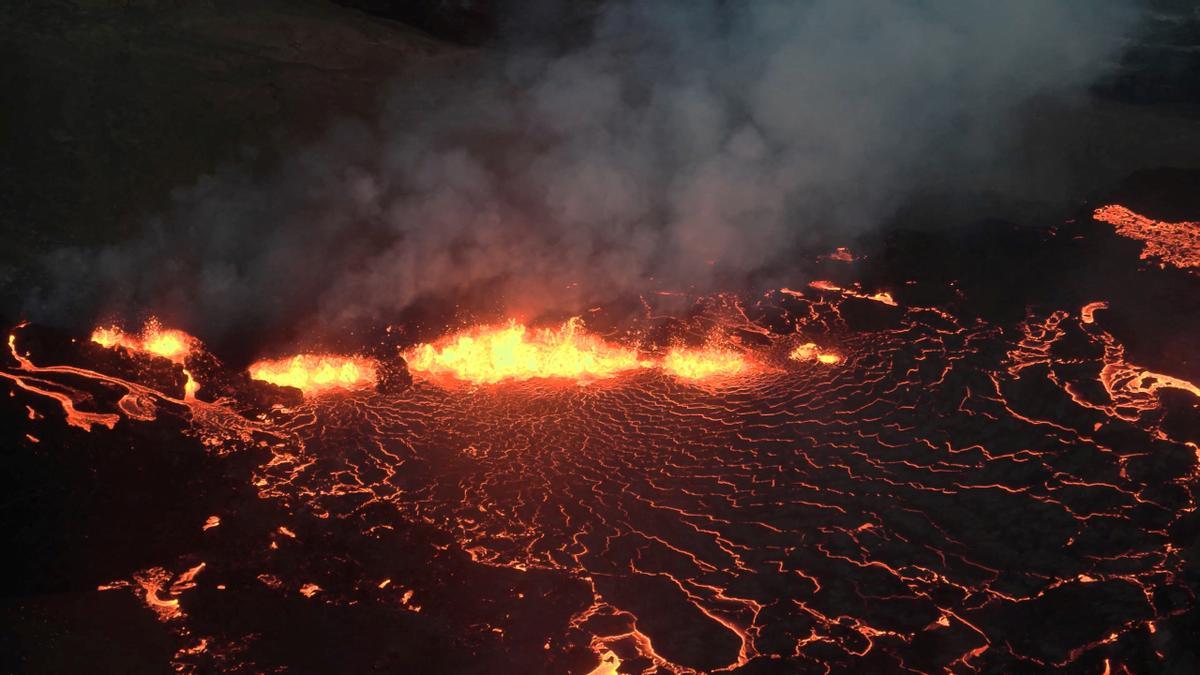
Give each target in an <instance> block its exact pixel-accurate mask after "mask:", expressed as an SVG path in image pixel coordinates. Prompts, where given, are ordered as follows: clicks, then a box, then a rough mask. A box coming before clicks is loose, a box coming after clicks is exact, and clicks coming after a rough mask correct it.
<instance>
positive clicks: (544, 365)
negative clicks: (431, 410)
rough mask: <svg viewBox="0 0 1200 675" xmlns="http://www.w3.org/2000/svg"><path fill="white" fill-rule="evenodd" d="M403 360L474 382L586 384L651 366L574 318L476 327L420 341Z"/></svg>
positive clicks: (417, 367)
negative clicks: (556, 323)
mask: <svg viewBox="0 0 1200 675" xmlns="http://www.w3.org/2000/svg"><path fill="white" fill-rule="evenodd" d="M407 361H408V367H409V368H410V369H411V370H413V371H416V372H419V373H423V374H426V375H429V376H434V377H437V376H448V377H451V378H454V379H457V380H462V381H465V382H470V383H473V384H494V383H497V382H501V381H504V380H516V381H523V380H529V379H533V378H539V379H545V378H565V379H573V380H578V381H581V382H587V381H590V380H597V379H601V378H608V377H612V376H614V375H617V374H619V373H623V372H626V371H630V370H635V369H638V368H644V367H647V366H648V365H650V364H649V363H648V362H647V361H645V360H643V359H642V358H640V356H639V355H638V352H637V350H636V349H633V348H629V347H621V346H618V345H614V344H610V343H608V342H606V341H604V340H602V339H601V338H599V337H597V336H594V335H591V334H589V333H587V332H586V331H585V330H584V329H583V327H582V324H581V322H580V320H579V319H578V318H573V319H571V320H569V321H567V322H566V323H564V324H563V325H562V326H561V327H559V328H557V329H552V328H541V329H530V328H527V327H526V326H524V325H522V324H520V323H517V322H515V321H513V322H510V323H508V324H507V325H502V326H479V327H476V328H472V329H470V330H467V331H465V332H462V333H459V334H456V335H451V336H448V337H446V338H443V339H441V340H439V341H437V342H435V343H432V344H422V345H420V346H418V347H417V348H415V349H414V350H412V351H411V352H409V353H408V354H407Z"/></svg>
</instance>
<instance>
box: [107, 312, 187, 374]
mask: <svg viewBox="0 0 1200 675" xmlns="http://www.w3.org/2000/svg"><path fill="white" fill-rule="evenodd" d="M91 340H92V342H95V343H96V344H98V345H100V346H102V347H109V348H121V349H125V350H128V351H131V352H137V353H142V354H151V355H154V356H160V357H162V358H164V359H168V360H169V361H172V362H174V363H180V364H181V363H183V362H184V361H185V360H186V359H187V357H188V356H189V355H191V354H192V352H193V351H194V350H195V349H196V347H197V345H198V341H197V340H196V338H194V337H192V336H191V335H188V334H187V333H185V332H183V331H181V330H175V329H171V328H163V326H162V324H161V323H159V321H158V320H157V319H150V320H149V321H147V322H146V324H145V325H144V326H143V327H142V331H141V332H140V333H138V334H137V335H131V334H129V333H126V332H125V331H124V330H122V329H121V328H119V327H117V326H107V327H99V328H97V329H96V330H94V331H92V337H91Z"/></svg>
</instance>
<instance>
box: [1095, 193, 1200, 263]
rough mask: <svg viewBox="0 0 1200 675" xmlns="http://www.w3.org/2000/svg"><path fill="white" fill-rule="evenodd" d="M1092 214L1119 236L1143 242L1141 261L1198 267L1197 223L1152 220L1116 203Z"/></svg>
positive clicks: (1199, 224)
mask: <svg viewBox="0 0 1200 675" xmlns="http://www.w3.org/2000/svg"><path fill="white" fill-rule="evenodd" d="M1092 217H1093V218H1095V219H1096V220H1098V221H1100V222H1102V223H1108V224H1109V225H1112V226H1113V227H1114V228H1115V229H1116V231H1117V234H1119V235H1121V236H1122V237H1128V238H1130V239H1139V240H1141V241H1144V242H1146V245H1145V247H1144V248H1143V249H1142V254H1141V259H1142V260H1148V259H1150V258H1157V259H1158V260H1159V261H1160V262H1159V266H1160V267H1166V266H1167V265H1174V266H1175V267H1179V268H1181V269H1187V268H1196V267H1200V222H1190V221H1183V222H1178V223H1168V222H1165V221H1161V220H1151V219H1150V218H1147V217H1145V216H1142V215H1139V214H1137V213H1134V212H1133V211H1130V210H1129V209H1127V208H1125V207H1124V206H1120V205H1118V204H1110V205H1108V206H1102V207H1100V208H1098V209H1096V210H1095V212H1093V213H1092Z"/></svg>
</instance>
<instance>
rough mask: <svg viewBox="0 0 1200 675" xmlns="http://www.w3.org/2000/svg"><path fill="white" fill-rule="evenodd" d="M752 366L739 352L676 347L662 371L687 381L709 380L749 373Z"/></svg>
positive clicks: (716, 348)
mask: <svg viewBox="0 0 1200 675" xmlns="http://www.w3.org/2000/svg"><path fill="white" fill-rule="evenodd" d="M752 368H753V366H752V364H751V363H750V362H749V361H747V360H746V358H745V357H744V356H743V355H742V354H741V353H739V352H736V351H733V350H732V349H726V348H723V347H713V346H709V347H700V348H694V349H692V348H687V347H675V348H674V349H672V350H671V351H669V352H667V355H666V357H665V358H663V361H662V369H663V370H664V371H666V373H667V374H669V375H674V376H675V377H679V378H682V379H685V380H708V379H719V378H726V377H732V376H734V375H742V374H745V373H748V372H749V371H750V370H751V369H752Z"/></svg>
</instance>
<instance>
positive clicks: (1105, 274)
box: [0, 211, 1200, 673]
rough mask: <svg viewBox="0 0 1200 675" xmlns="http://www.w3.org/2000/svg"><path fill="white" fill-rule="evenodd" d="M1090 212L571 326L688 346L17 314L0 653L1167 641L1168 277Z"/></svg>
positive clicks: (1191, 451)
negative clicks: (947, 256) (297, 351)
mask: <svg viewBox="0 0 1200 675" xmlns="http://www.w3.org/2000/svg"><path fill="white" fill-rule="evenodd" d="M1105 213H1112V212H1101V211H1097V212H1096V219H1088V218H1086V217H1084V218H1080V219H1079V221H1078V222H1072V223H1068V224H1064V225H1062V226H1061V227H1059V228H1054V229H1052V230H1049V231H1038V232H1036V233H1031V232H1030V231H1026V230H1020V229H1019V228H1005V227H997V229H996V230H995V231H994V232H993V233H992V234H988V235H973V236H984V240H983V242H982V243H980V242H979V241H975V242H974V243H971V242H968V243H967V244H965V246H966V247H967V248H968V249H971V248H972V247H976V248H980V249H981V250H986V251H987V252H988V253H989V255H991V256H992V257H991V258H987V257H980V258H978V259H976V260H974V261H969V262H970V266H972V267H974V268H975V270H974V271H973V272H972V271H964V270H963V269H955V268H953V267H952V266H948V267H947V268H946V269H943V270H941V271H938V270H930V269H920V270H918V269H916V268H914V267H913V266H912V265H911V264H909V262H908V261H909V258H908V256H910V255H911V253H910V251H911V250H914V249H924V250H926V251H928V250H929V249H928V247H927V246H926V244H928V241H927V240H925V239H922V238H920V237H913V238H908V239H902V240H900V241H893V242H892V243H890V244H889V245H888V246H886V247H883V248H881V249H880V250H877V251H870V252H868V253H866V254H864V255H862V256H857V255H855V254H853V253H851V252H850V251H847V250H839V251H838V252H837V253H835V254H832V255H830V256H827V257H826V258H824V259H823V261H821V262H817V263H814V265H815V266H816V268H817V269H820V270H821V271H822V272H827V273H828V274H823V276H824V277H826V278H833V279H834V280H833V281H828V280H825V279H819V280H802V281H798V282H797V283H796V285H794V286H793V287H791V288H787V289H780V290H774V291H770V292H766V293H763V294H761V295H758V296H732V295H729V296H717V297H709V298H695V299H693V301H692V303H691V304H690V306H689V307H688V308H687V309H686V310H685V311H683V312H680V313H679V314H678V315H676V316H672V317H664V316H663V315H661V314H655V313H651V312H647V313H646V314H645V316H644V317H642V318H641V319H640V320H633V321H632V322H628V325H624V326H622V332H621V333H620V334H619V335H618V334H616V333H613V332H612V331H608V330H606V331H605V332H604V335H605V338H604V339H605V342H604V344H605V345H610V346H611V345H626V347H617V349H625V348H627V347H628V348H629V349H632V346H631V345H633V344H634V342H635V341H636V340H635V338H631V337H630V336H639V335H640V336H643V337H645V336H655V338H654V340H651V341H650V342H652V343H654V344H658V345H659V346H660V347H661V346H662V345H665V344H666V343H667V341H668V340H665V339H664V338H662V336H667V337H668V338H670V339H671V340H679V339H684V338H687V339H690V340H691V342H690V343H691V344H694V343H697V341H698V340H699V339H700V338H702V337H708V338H710V339H712V338H713V336H719V337H720V339H721V340H722V342H721V345H720V349H721V350H724V351H723V352H722V354H726V355H728V354H734V355H735V357H730V358H736V359H738V366H737V367H736V368H734V369H733V370H722V368H724V366H721V367H718V368H716V369H715V370H714V372H713V373H709V372H708V371H703V370H699V371H697V370H691V371H687V370H681V369H673V368H674V366H673V365H672V364H673V363H674V361H673V360H672V359H674V358H675V357H674V356H673V353H667V352H665V351H655V347H654V346H653V344H651V345H649V346H647V344H645V343H644V344H641V345H639V349H640V350H641V351H639V352H638V353H639V354H640V355H639V356H635V357H631V358H629V359H625V357H624V356H623V355H624V352H620V353H616V356H614V357H613V358H618V361H617V362H618V363H620V364H622V366H621V369H620V370H619V372H613V373H610V374H606V376H604V377H598V378H588V379H580V378H577V377H568V378H564V377H550V378H545V377H533V376H531V377H528V378H517V379H513V378H507V377H505V378H495V379H497V380H498V381H481V380H478V379H477V380H476V381H461V380H455V379H454V378H453V377H452V376H448V375H446V374H445V373H433V372H432V371H431V370H430V368H432V366H430V365H428V364H426V365H424V366H421V364H423V363H425V362H432V359H433V356H432V355H433V354H434V352H432V351H429V349H427V350H426V351H425V352H424V353H423V355H422V353H421V352H409V353H408V354H407V355H408V361H409V365H410V366H412V374H411V382H410V380H409V378H408V376H394V377H391V376H390V379H388V381H387V382H386V385H387V386H380V385H381V383H383V382H384V380H383V379H381V378H382V376H381V375H379V374H380V373H384V372H389V369H394V368H395V366H394V364H393V365H389V364H386V363H377V362H371V363H369V364H367V365H362V364H358V363H357V362H354V363H351V362H349V361H336V362H332V361H331V362H330V363H328V364H325V365H324V366H322V367H325V368H326V369H327V370H328V374H327V375H323V376H322V375H311V372H310V371H306V372H301V371H300V370H298V369H300V368H301V365H300V364H301V362H299V361H296V362H295V363H296V365H294V366H293V365H290V364H289V362H286V361H275V362H271V363H272V364H273V365H272V367H273V368H274V369H275V370H274V371H272V372H273V373H274V374H273V375H272V376H271V377H273V378H275V379H272V380H271V381H273V382H276V383H282V384H285V385H286V384H289V383H291V384H293V385H295V386H296V387H300V388H299V389H298V388H294V387H286V386H285V387H280V386H275V385H274V384H270V383H268V382H264V381H262V380H263V379H267V377H266V376H262V377H258V379H252V378H251V377H250V375H249V374H247V373H245V372H239V371H235V370H234V369H230V368H226V367H225V366H223V365H222V364H221V363H220V361H219V360H218V359H217V358H216V357H215V356H213V355H211V354H209V353H207V352H206V351H205V350H204V348H203V347H202V346H200V345H198V344H197V345H192V344H190V343H188V342H187V340H186V339H184V338H181V340H182V341H183V342H181V343H180V344H186V346H185V347H181V348H180V349H183V350H184V351H183V352H180V351H178V350H177V349H176V348H175V346H173V345H175V344H176V343H174V342H169V341H168V342H169V344H168V345H167V347H166V350H167V351H166V352H165V353H163V354H160V355H155V353H151V352H154V350H155V348H152V347H150V346H149V345H150V344H151V341H150V340H149V339H145V340H143V341H142V342H137V341H133V342H130V341H126V342H124V343H122V342H121V341H120V340H117V339H115V338H112V339H109V338H106V340H107V342H106V343H105V342H104V341H97V340H92V341H89V340H88V339H86V336H70V335H62V334H59V333H55V332H54V331H51V330H49V329H46V328H43V327H39V326H36V325H21V326H17V327H15V328H13V330H12V331H11V337H10V338H9V348H8V349H7V350H5V354H4V356H3V362H2V368H0V388H2V390H3V391H2V393H3V395H2V396H0V414H2V415H3V420H4V425H3V429H4V434H5V436H4V438H5V440H6V450H5V458H4V465H5V468H6V472H5V473H6V475H5V480H6V484H7V485H8V486H10V487H9V489H8V491H7V498H6V499H5V500H4V505H3V514H4V515H3V517H4V523H5V527H6V529H8V530H9V536H10V538H11V540H12V541H11V542H10V543H11V544H12V546H13V547H14V548H12V549H10V550H16V551H20V552H22V553H18V554H17V556H16V558H17V561H18V566H17V567H18V571H17V573H16V574H15V575H14V576H13V577H11V578H10V583H9V584H7V586H8V588H7V589H6V592H5V597H4V604H3V616H4V621H5V623H6V624H7V625H8V626H9V627H10V628H9V630H7V631H6V633H7V635H6V636H5V637H4V638H0V639H2V640H4V641H5V642H6V643H7V644H5V645H4V649H3V651H4V652H5V653H6V654H8V655H9V656H8V658H11V659H13V661H12V663H11V664H5V665H6V666H7V667H11V668H12V669H25V670H31V671H33V670H36V671H51V670H56V671H66V670H77V669H80V668H88V669H92V670H97V669H98V670H121V671H124V672H158V671H166V670H171V669H174V670H176V671H180V672H212V671H222V672H262V671H277V670H287V671H290V672H306V673H308V672H363V671H367V670H371V669H375V670H381V671H384V672H394V671H409V670H420V671H424V672H444V671H449V672H556V673H557V672H578V673H586V672H598V673H613V672H621V673H636V672H646V671H655V670H657V672H693V671H699V672H707V671H721V670H724V671H733V672H744V673H758V672H787V673H791V672H827V671H835V672H842V671H856V672H894V671H904V670H907V671H913V672H936V671H944V670H949V671H953V672H971V671H976V672H1014V671H1029V670H1043V669H1055V668H1066V669H1069V670H1074V671H1081V672H1097V673H1099V672H1122V671H1123V670H1127V671H1131V672H1146V671H1161V670H1170V669H1171V668H1173V667H1174V668H1179V667H1181V665H1182V667H1183V669H1184V670H1186V669H1187V668H1188V667H1189V666H1188V665H1187V664H1195V663H1196V658H1197V655H1196V653H1195V647H1194V646H1193V645H1194V644H1195V638H1196V637H1197V625H1198V621H1197V610H1196V583H1197V578H1198V571H1200V565H1198V564H1197V554H1198V553H1200V548H1198V547H1197V524H1198V523H1197V515H1196V505H1197V491H1198V489H1200V486H1198V485H1197V479H1198V477H1200V469H1198V447H1197V442H1198V441H1200V407H1198V404H1200V388H1198V387H1197V385H1196V384H1194V383H1197V382H1200V364H1197V363H1195V362H1194V361H1191V360H1189V359H1190V357H1188V356H1182V357H1181V356H1180V354H1189V353H1190V351H1189V347H1190V349H1191V350H1194V348H1195V347H1196V338H1195V335H1196V333H1195V332H1191V328H1193V326H1192V325H1191V324H1192V323H1194V321H1195V319H1193V318H1191V317H1192V316H1194V313H1192V312H1190V311H1189V309H1191V308H1190V307H1189V305H1187V304H1186V303H1188V302H1192V303H1194V302H1195V300H1192V299H1187V300H1181V299H1182V298H1192V297H1194V296H1195V294H1196V291H1197V290H1198V289H1200V282H1198V280H1197V277H1196V272H1197V270H1196V268H1195V266H1194V264H1195V262H1196V261H1195V260H1191V259H1188V258H1187V257H1186V256H1183V257H1178V256H1176V257H1175V258H1170V257H1166V256H1158V257H1155V258H1153V259H1151V260H1144V259H1142V258H1144V257H1146V256H1142V257H1139V250H1140V248H1139V247H1140V246H1141V245H1142V244H1143V243H1144V242H1145V241H1151V240H1153V238H1154V237H1153V235H1154V232H1155V231H1156V230H1155V229H1154V226H1153V222H1154V221H1152V220H1149V218H1150V216H1146V217H1145V218H1143V220H1132V216H1130V215H1127V214H1126V213H1125V212H1117V213H1118V214H1119V215H1122V216H1123V217H1124V218H1125V220H1124V222H1126V223H1129V222H1132V223H1133V224H1134V225H1136V226H1137V227H1138V233H1139V234H1140V235H1145V236H1139V237H1136V238H1133V237H1130V236H1129V235H1128V234H1127V233H1118V232H1117V231H1114V229H1113V227H1114V224H1112V223H1107V222H1106V221H1105V220H1103V217H1104V216H1105ZM1133 213H1134V212H1133V211H1129V214H1133ZM1134 215H1138V217H1139V218H1141V217H1142V216H1143V215H1144V214H1140V215H1139V214H1134ZM1169 224H1170V225H1171V227H1170V228H1168V229H1169V232H1170V233H1171V236H1172V237H1176V238H1178V237H1180V236H1190V237H1193V238H1194V234H1195V233H1191V234H1187V232H1188V231H1187V229H1186V228H1187V226H1189V225H1195V224H1194V223H1191V222H1190V221H1186V220H1182V219H1178V220H1171V221H1169ZM1117 227H1118V228H1119V227H1120V225H1117ZM1181 232H1183V233H1184V234H1182V235H1181V234H1180V233H1181ZM1031 237H1032V238H1034V239H1035V240H1036V243H1037V247H1036V248H1037V250H1038V251H1039V254H1038V255H1037V256H1034V257H1032V258H1031V257H1029V256H1027V255H1026V254H1024V253H1019V252H1020V251H1027V250H1029V248H1028V246H1027V244H1028V241H1027V240H1028V239H1029V238H1031ZM1193 240H1194V239H1193ZM942 244H943V245H944V247H946V248H944V249H943V251H944V250H953V247H954V246H958V245H959V244H954V243H946V242H945V241H943V242H942ZM1163 245H1164V246H1167V244H1163ZM1167 249H1169V250H1171V251H1176V252H1177V251H1179V249H1178V248H1173V247H1170V246H1167ZM1005 251H1009V252H1010V253H1009V254H1006V253H1005ZM1013 252H1017V253H1013ZM1163 258H1165V262H1163V264H1161V265H1159V264H1158V261H1159V260H1160V259H1163ZM1168 262H1169V263H1170V264H1167V263H1168ZM822 266H823V267H822ZM939 274H941V275H942V277H941V278H939V277H938V275H939ZM838 277H840V278H838ZM1012 279H1020V280H1021V281H1020V282H1016V283H1010V281H1011V280H1012ZM855 282H857V283H855ZM997 285H998V286H1000V287H999V288H996V287H995V286H997ZM981 288H983V289H986V290H982V291H981V290H980V289H981ZM1172 307H1173V308H1174V311H1176V312H1178V313H1179V316H1172V314H1171V311H1172V310H1171V309H1170V308H1172ZM1164 308H1167V309H1165V310H1164ZM1148 317H1149V318H1148ZM1180 317H1182V318H1180ZM603 323H604V321H603V318H602V317H596V318H594V319H591V320H589V321H588V324H589V325H597V326H599V325H602V324H603ZM156 335H157V334H156ZM185 337H186V336H185ZM597 339H599V338H597ZM160 343H161V340H160ZM156 344H159V343H156ZM447 344H449V343H447ZM143 347H145V349H143ZM663 349H664V350H665V347H663ZM331 358H332V357H331ZM722 358H725V357H722ZM422 359H423V360H422ZM619 359H625V360H619ZM306 363H307V362H306ZM312 363H313V364H316V361H313V362H312ZM604 363H609V362H608V361H605V362H604ZM722 363H725V362H724V361H722ZM418 366H421V367H418ZM314 367H316V365H314ZM422 368H424V369H425V370H422ZM253 370H254V369H251V371H253ZM313 372H315V371H313ZM306 373H308V374H306ZM688 373H691V375H692V376H689V375H688ZM367 374H369V375H370V376H371V377H372V378H374V379H373V384H374V385H376V386H354V385H355V383H356V382H357V378H360V377H362V376H365V375H367ZM321 378H323V379H321ZM310 380H311V381H313V382H316V381H318V380H319V381H320V382H321V386H319V387H315V388H307V389H305V386H306V385H307V383H308V382H309V381H310ZM339 382H342V383H349V384H348V385H347V386H339V384H338V383H339ZM302 389H303V391H302Z"/></svg>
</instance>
